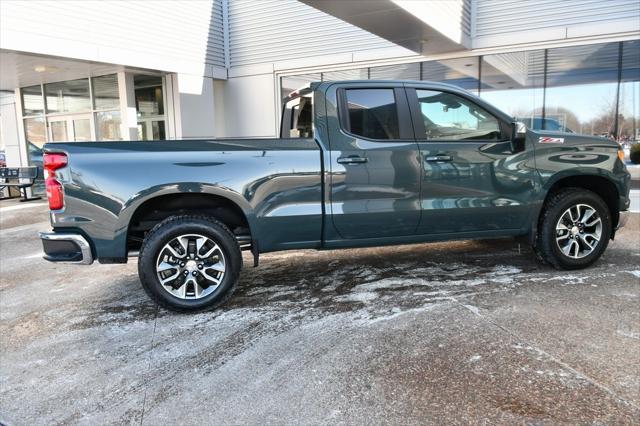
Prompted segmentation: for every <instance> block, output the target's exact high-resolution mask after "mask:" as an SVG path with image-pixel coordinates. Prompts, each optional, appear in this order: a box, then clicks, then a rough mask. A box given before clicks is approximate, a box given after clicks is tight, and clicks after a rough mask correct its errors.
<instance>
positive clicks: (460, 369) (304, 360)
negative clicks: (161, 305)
mask: <svg viewBox="0 0 640 426" xmlns="http://www.w3.org/2000/svg"><path fill="white" fill-rule="evenodd" d="M0 207H1V206H0ZM15 214H18V212H16V211H14V212H11V211H5V212H2V209H1V208H0V216H2V218H1V219H2V223H3V228H2V231H1V233H0V256H1V259H2V260H1V263H0V269H1V277H2V278H1V283H0V332H1V339H2V340H1V343H2V345H1V353H0V391H1V396H0V421H2V422H4V423H8V424H56V423H85V424H93V423H138V424H139V423H144V424H160V423H164V422H170V423H186V424H200V423H215V424H264V423H279V424H289V423H296V424H319V423H320V424H322V423H325V424H334V423H341V422H342V423H356V424H382V423H403V424H416V423H448V422H450V421H451V422H455V423H468V422H474V423H480V422H539V421H548V422H570V423H577V422H596V423H598V422H600V423H633V422H638V419H640V265H639V263H640V262H639V260H640V229H639V228H640V215H634V217H632V219H631V221H630V223H629V225H628V228H626V229H625V230H624V231H623V232H621V233H620V234H619V235H618V236H617V238H616V240H615V241H613V242H611V244H610V246H609V249H608V250H607V252H606V253H605V255H604V256H603V258H602V259H601V260H600V261H599V262H598V263H597V264H596V266H594V267H592V268H590V269H587V270H582V271H572V272H564V271H555V270H552V269H549V268H547V267H542V266H540V265H538V264H537V263H536V262H535V261H534V260H533V255H532V253H531V252H530V250H529V249H527V248H525V247H519V246H518V243H516V242H514V241H513V240H500V241H478V242H471V241H460V242H451V243H437V244H422V245H413V246H402V247H387V248H376V249H361V250H341V251H330V252H314V251H294V252H283V253H274V254H270V255H264V256H262V258H261V266H260V267H259V268H255V269H254V268H251V267H249V266H247V267H245V269H244V270H243V274H242V281H241V285H240V286H239V288H238V290H237V292H236V294H235V296H234V297H233V298H232V300H231V302H230V304H229V305H227V306H226V307H224V308H223V309H220V310H218V311H214V312H208V313H201V314H197V315H179V314H173V313H170V312H167V311H164V310H162V309H158V308H157V307H156V306H155V305H154V304H152V303H151V302H150V301H149V300H148V299H147V297H146V296H145V294H144V292H143V291H142V289H141V287H140V285H139V283H138V280H137V276H136V263H135V261H134V262H130V263H129V264H127V265H94V266H90V267H83V266H74V265H53V264H49V263H47V262H45V261H43V260H41V259H40V243H39V241H38V240H37V238H36V235H35V233H36V231H37V230H44V229H47V227H48V224H47V223H46V222H42V220H40V219H42V216H41V214H42V212H41V211H40V210H39V208H38V207H34V208H25V209H22V210H21V211H20V212H19V214H21V215H22V216H23V220H24V221H25V223H26V224H22V225H21V224H19V223H18V222H17V221H14V220H13V219H11V217H10V216H11V215H15ZM39 215H40V216H39ZM5 224H10V225H5ZM246 261H247V262H246V263H247V265H248V264H249V263H250V262H249V258H246Z"/></svg>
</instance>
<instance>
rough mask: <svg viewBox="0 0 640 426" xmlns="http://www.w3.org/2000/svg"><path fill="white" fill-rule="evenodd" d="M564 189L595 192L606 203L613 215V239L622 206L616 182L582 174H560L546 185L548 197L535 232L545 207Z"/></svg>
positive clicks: (543, 204)
mask: <svg viewBox="0 0 640 426" xmlns="http://www.w3.org/2000/svg"><path fill="white" fill-rule="evenodd" d="M563 188H582V189H586V190H589V191H591V192H594V193H595V194H597V195H598V196H599V197H600V198H602V200H603V201H604V202H605V204H606V205H607V207H608V208H609V212H610V213H611V223H612V231H611V238H613V236H614V233H615V229H616V227H617V225H618V222H619V220H620V205H619V190H618V187H617V186H616V184H615V183H614V180H613V179H611V178H610V177H607V176H605V175H602V174H591V173H580V174H569V175H566V174H564V175H563V174H558V175H556V176H554V178H553V179H550V180H549V181H548V182H547V184H546V185H545V189H546V195H545V198H544V201H543V203H542V207H541V209H540V211H539V212H538V215H537V217H536V222H535V223H536V227H535V232H537V225H539V221H540V218H541V216H542V211H543V209H544V206H545V205H546V204H547V201H548V200H549V198H550V197H552V196H553V194H555V193H556V192H558V191H559V190H560V189H563Z"/></svg>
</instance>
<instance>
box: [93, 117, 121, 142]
mask: <svg viewBox="0 0 640 426" xmlns="http://www.w3.org/2000/svg"><path fill="white" fill-rule="evenodd" d="M95 117H96V134H97V137H98V140H99V141H118V140H120V139H121V137H120V111H101V112H96V115H95Z"/></svg>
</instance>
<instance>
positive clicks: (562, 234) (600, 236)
mask: <svg viewBox="0 0 640 426" xmlns="http://www.w3.org/2000/svg"><path fill="white" fill-rule="evenodd" d="M611 226H612V220H611V213H610V212H609V208H608V207H607V205H606V204H605V203H604V201H603V200H602V198H600V197H599V196H598V195H597V194H595V193H593V192H591V191H588V190H586V189H582V188H564V189H562V190H560V191H558V192H556V193H555V194H553V195H552V196H551V197H550V199H549V200H548V201H547V202H546V204H545V206H544V209H543V211H542V216H541V218H540V222H539V226H538V239H537V241H536V244H535V247H534V248H535V250H536V253H537V254H538V256H539V257H540V258H541V259H542V260H543V261H545V262H547V263H549V264H551V265H552V266H554V267H556V268H558V269H581V268H586V267H587V266H589V265H591V264H593V263H594V262H595V261H596V260H598V258H600V256H601V255H602V253H603V252H604V250H605V249H606V248H607V245H608V244H609V238H610V236H611Z"/></svg>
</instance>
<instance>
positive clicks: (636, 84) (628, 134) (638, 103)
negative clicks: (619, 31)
mask: <svg viewBox="0 0 640 426" xmlns="http://www.w3.org/2000/svg"><path fill="white" fill-rule="evenodd" d="M618 140H619V141H620V142H621V143H623V144H625V145H626V144H629V143H631V142H636V141H640V40H633V41H626V42H624V43H622V81H621V84H620V105H619V107H618Z"/></svg>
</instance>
